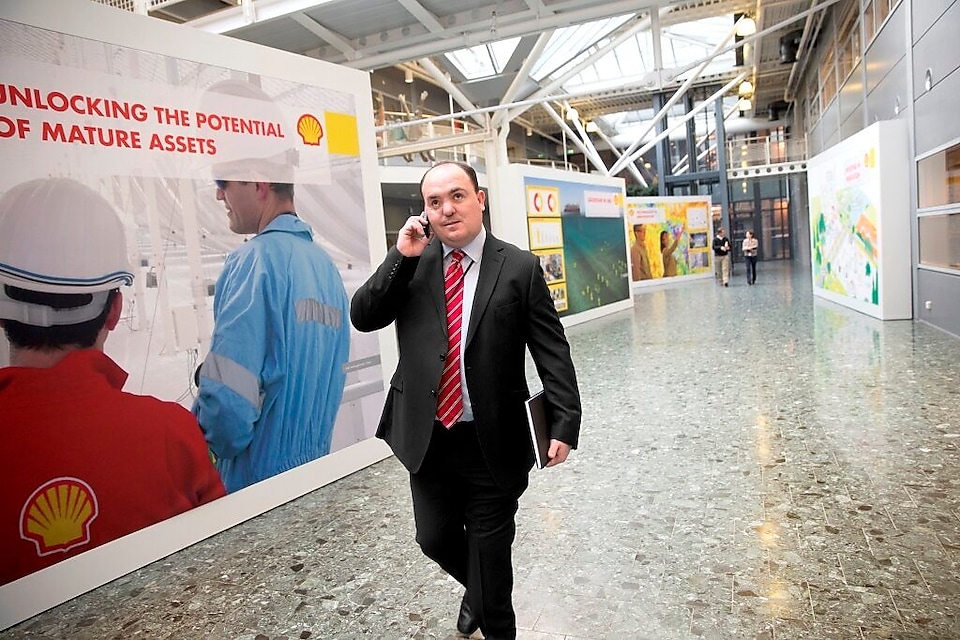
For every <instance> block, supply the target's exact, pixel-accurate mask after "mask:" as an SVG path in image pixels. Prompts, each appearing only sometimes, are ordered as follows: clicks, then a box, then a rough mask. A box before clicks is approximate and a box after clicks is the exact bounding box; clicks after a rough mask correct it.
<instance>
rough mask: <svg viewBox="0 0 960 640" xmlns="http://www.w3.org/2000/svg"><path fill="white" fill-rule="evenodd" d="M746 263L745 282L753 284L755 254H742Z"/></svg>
mask: <svg viewBox="0 0 960 640" xmlns="http://www.w3.org/2000/svg"><path fill="white" fill-rule="evenodd" d="M743 259H744V261H745V262H746V263H747V282H749V283H751V284H753V283H754V282H756V281H757V256H743Z"/></svg>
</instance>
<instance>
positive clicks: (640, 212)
mask: <svg viewBox="0 0 960 640" xmlns="http://www.w3.org/2000/svg"><path fill="white" fill-rule="evenodd" d="M626 209H627V215H626V223H627V227H626V230H627V239H628V243H629V247H630V280H631V282H633V283H634V285H637V284H643V283H649V282H661V281H663V280H664V279H669V278H688V277H692V276H703V275H709V274H710V273H711V266H710V265H711V262H710V261H711V252H710V246H709V245H710V216H709V214H710V198H709V197H683V196H674V197H656V198H646V197H628V198H627V199H626Z"/></svg>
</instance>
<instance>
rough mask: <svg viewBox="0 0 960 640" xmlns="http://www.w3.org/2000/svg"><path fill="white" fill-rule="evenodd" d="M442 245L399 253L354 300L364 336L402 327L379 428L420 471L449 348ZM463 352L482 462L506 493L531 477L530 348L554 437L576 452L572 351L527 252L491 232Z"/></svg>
mask: <svg viewBox="0 0 960 640" xmlns="http://www.w3.org/2000/svg"><path fill="white" fill-rule="evenodd" d="M442 254H443V248H442V245H441V244H440V242H439V241H438V240H434V241H433V242H431V243H430V244H429V245H428V246H427V248H426V249H425V250H424V252H423V254H422V255H421V256H420V257H419V258H406V257H404V256H403V255H402V254H401V253H400V252H399V250H397V248H396V247H392V248H391V249H390V250H389V251H388V252H387V257H386V259H385V260H384V262H383V264H381V265H380V267H379V268H377V270H376V272H375V273H374V274H373V275H372V276H371V277H370V279H369V280H367V282H366V283H364V284H363V286H361V287H360V289H358V290H357V292H356V293H355V294H354V296H353V301H352V304H351V307H350V319H351V321H352V322H353V325H354V326H355V327H356V328H357V329H358V330H360V331H374V330H377V329H382V328H383V327H386V326H387V325H389V324H390V323H391V322H396V331H397V339H398V341H399V347H400V362H399V364H398V366H397V370H396V372H395V373H394V375H393V379H392V380H391V381H390V389H389V390H388V391H387V398H386V402H385V404H384V408H383V415H382V417H381V419H380V425H379V427H378V429H377V437H379V438H383V439H384V440H386V441H387V443H388V444H389V445H390V447H391V448H392V449H393V452H394V453H395V454H396V456H397V458H399V459H400V461H401V462H402V463H403V465H404V466H405V467H406V468H407V469H408V470H409V471H410V472H411V473H416V472H417V471H418V470H419V468H420V465H421V463H422V462H423V459H424V456H425V455H426V452H427V446H428V445H429V444H430V435H431V434H432V433H433V423H434V420H435V418H436V412H437V389H438V388H439V386H440V373H441V371H442V369H443V362H444V358H445V357H446V351H447V320H446V305H445V302H444V298H443V267H442V263H443V255H442ZM477 266H478V267H479V269H480V274H479V276H478V280H477V289H476V295H475V296H474V300H473V307H472V311H471V315H470V326H469V327H468V329H467V338H466V343H465V349H464V355H463V357H464V364H465V369H466V378H467V387H468V389H469V391H470V401H471V406H472V408H473V414H474V419H475V421H476V428H477V433H478V435H479V438H480V446H481V448H482V450H483V456H484V459H485V460H486V462H487V465H488V467H489V468H490V471H491V473H492V474H493V477H494V479H495V480H496V481H497V483H498V484H499V485H501V486H502V487H507V486H511V485H514V484H515V483H516V482H518V481H520V480H523V479H525V477H526V474H527V473H528V472H529V471H530V467H531V466H532V465H533V461H534V456H533V446H532V444H531V441H530V435H529V430H528V427H527V418H526V410H525V409H524V404H523V403H524V400H526V399H527V398H528V397H529V395H530V394H529V390H528V388H527V381H526V372H525V359H524V354H525V349H526V348H529V350H530V354H531V356H532V357H533V361H534V363H535V365H536V367H537V372H538V373H539V376H540V379H541V382H542V383H543V388H544V392H545V393H546V396H547V400H548V401H549V403H550V405H551V407H552V411H553V431H552V434H551V435H552V437H554V438H556V439H557V440H561V441H563V442H566V443H567V444H569V445H571V446H572V447H576V446H577V440H578V436H579V432H580V393H579V391H578V389H577V380H576V373H575V372H574V368H573V361H572V360H571V358H570V348H569V345H568V344H567V339H566V337H565V335H564V332H563V326H562V325H561V324H560V318H559V316H558V315H557V312H556V308H555V307H554V303H553V300H552V298H551V297H550V291H549V289H548V288H547V284H546V282H545V281H544V278H543V272H542V270H541V268H540V260H539V258H537V256H535V255H533V254H532V253H530V252H528V251H523V250H521V249H518V248H517V247H515V246H513V245H511V244H508V243H506V242H503V241H501V240H498V239H497V238H495V237H493V235H491V234H490V233H487V238H486V242H485V243H484V248H483V256H482V259H481V261H480V264H479V265H477Z"/></svg>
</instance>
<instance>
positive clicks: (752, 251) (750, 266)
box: [743, 231, 760, 284]
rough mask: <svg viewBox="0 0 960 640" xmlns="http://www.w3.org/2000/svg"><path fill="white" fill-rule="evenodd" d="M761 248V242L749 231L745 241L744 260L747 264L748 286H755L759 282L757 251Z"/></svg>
mask: <svg viewBox="0 0 960 640" xmlns="http://www.w3.org/2000/svg"><path fill="white" fill-rule="evenodd" d="M759 248H760V242H759V241H758V240H757V237H756V236H755V235H753V231H747V235H746V237H745V238H744V239H743V259H744V260H745V261H746V263H747V284H754V283H756V281H757V250H758V249H759Z"/></svg>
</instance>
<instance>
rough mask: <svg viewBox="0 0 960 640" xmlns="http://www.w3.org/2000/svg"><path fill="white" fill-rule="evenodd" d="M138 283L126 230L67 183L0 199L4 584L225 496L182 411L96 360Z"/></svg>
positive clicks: (25, 188)
mask: <svg viewBox="0 0 960 640" xmlns="http://www.w3.org/2000/svg"><path fill="white" fill-rule="evenodd" d="M132 282H133V274H132V272H131V271H130V267H129V263H128V260H127V250H126V240H125V234H124V229H123V225H122V223H121V222H120V220H119V219H118V218H117V215H116V212H115V211H114V210H113V208H112V207H111V205H110V204H109V203H108V202H107V201H106V200H104V199H103V198H101V197H100V196H99V195H98V194H97V193H96V192H94V191H93V190H92V189H90V188H88V187H86V186H84V185H82V184H80V183H78V182H74V181H72V180H67V179H62V178H57V179H40V180H34V181H31V182H27V183H23V184H21V185H18V186H16V187H14V188H12V189H10V190H9V191H8V192H7V193H6V195H5V196H4V197H3V199H2V200H0V325H2V327H3V330H4V333H5V334H6V337H7V339H8V341H9V342H10V366H8V367H4V368H2V369H0V407H2V409H0V451H3V452H4V461H3V465H2V466H0V486H2V487H3V491H0V584H6V583H8V582H10V581H12V580H16V579H17V578H20V577H22V576H24V575H27V574H29V573H32V572H34V571H38V570H40V569H43V568H45V567H48V566H50V565H52V564H56V563H57V562H60V561H61V560H64V559H66V558H69V557H71V556H75V555H77V554H80V553H83V552H84V551H87V550H89V549H92V548H94V547H97V546H99V545H102V544H104V543H106V542H109V541H111V540H114V539H116V538H119V537H121V536H125V535H127V534H128V533H131V532H133V531H136V530H138V529H141V528H143V527H146V526H148V525H151V524H154V523H156V522H159V521H161V520H164V519H166V518H169V517H170V516H173V515H176V514H178V513H181V512H183V511H186V510H188V509H191V508H193V507H195V506H197V505H200V504H203V503H205V502H208V501H210V500H213V499H214V498H218V497H220V496H222V495H224V494H225V490H224V487H223V483H222V482H221V481H220V477H219V475H218V474H217V472H216V469H214V467H213V464H212V463H211V461H210V457H209V453H208V450H207V446H206V442H205V441H204V438H203V434H202V432H201V431H200V428H199V426H198V425H197V423H196V421H195V420H194V418H193V416H192V415H191V414H190V412H189V411H188V410H187V409H186V408H184V407H181V406H180V405H179V404H176V403H174V402H164V401H161V400H158V399H157V398H153V397H149V396H138V395H134V394H131V393H125V392H124V391H123V390H122V388H123V384H124V382H125V381H126V379H127V374H126V372H125V371H123V369H121V368H120V367H119V366H118V365H117V364H116V363H115V362H114V361H113V360H111V359H110V358H109V357H108V356H107V355H106V354H105V353H104V352H103V346H104V342H105V341H106V338H107V334H108V333H109V332H110V331H111V330H112V329H114V328H115V327H116V326H117V323H118V322H119V320H120V313H121V309H122V297H121V294H120V286H121V285H124V284H126V285H129V284H131V283H132Z"/></svg>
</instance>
